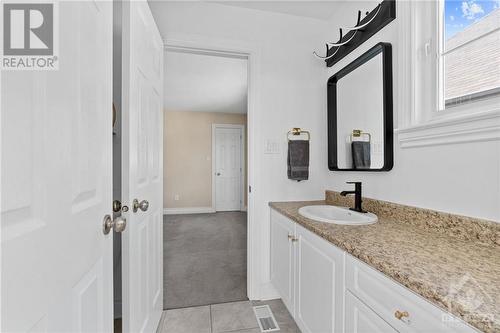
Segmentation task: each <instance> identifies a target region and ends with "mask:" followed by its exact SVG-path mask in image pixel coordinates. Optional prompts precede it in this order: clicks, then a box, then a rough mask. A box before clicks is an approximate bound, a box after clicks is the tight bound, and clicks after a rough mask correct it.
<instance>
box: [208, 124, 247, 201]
mask: <svg viewBox="0 0 500 333" xmlns="http://www.w3.org/2000/svg"><path fill="white" fill-rule="evenodd" d="M243 128H244V127H243V125H214V127H213V133H214V135H213V136H214V140H213V141H214V142H213V149H214V152H215V157H214V161H215V163H214V164H215V166H214V179H215V210H216V211H235V210H241V209H242V200H243V197H242V186H243V184H242V183H243V181H242V178H243V177H242V174H243V162H242V160H243V151H242V142H243Z"/></svg>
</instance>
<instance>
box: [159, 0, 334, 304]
mask: <svg viewBox="0 0 500 333" xmlns="http://www.w3.org/2000/svg"><path fill="white" fill-rule="evenodd" d="M150 7H151V9H152V11H153V15H154V16H155V18H156V22H157V24H158V27H159V29H160V32H161V34H162V36H163V38H164V39H165V38H174V39H175V38H177V37H179V36H191V37H193V39H198V40H200V39H201V40H204V41H206V42H210V41H215V42H218V41H221V40H228V41H231V42H243V43H248V44H249V45H252V48H253V49H254V50H256V53H257V58H258V59H257V61H258V63H257V64H256V67H257V72H255V73H253V74H254V77H251V80H252V81H251V84H252V86H253V87H252V88H251V89H254V90H253V92H254V93H255V95H256V96H255V97H256V105H254V106H255V108H253V110H254V111H255V112H253V113H251V111H252V110H250V113H249V115H248V118H249V126H250V128H249V130H250V132H249V136H250V138H249V139H250V140H253V142H254V144H255V145H254V147H255V149H254V152H253V153H254V161H255V163H256V164H254V170H249V172H252V171H253V173H254V174H256V175H258V178H257V179H256V181H254V182H253V183H251V184H250V185H251V186H252V194H251V195H252V196H253V202H254V210H253V212H254V213H255V215H254V216H253V221H254V222H255V223H256V226H255V229H254V230H256V235H254V236H257V235H258V236H260V237H261V238H262V239H261V242H260V245H259V246H257V248H256V249H255V252H254V253H256V254H257V258H256V260H257V261H258V262H259V264H260V268H262V269H261V270H260V271H254V272H252V273H253V275H254V276H253V277H250V276H249V278H255V279H257V280H260V281H261V282H262V284H263V285H265V283H266V282H268V281H269V207H268V202H269V201H276V200H301V199H321V198H323V197H324V190H325V185H324V184H323V181H324V175H325V166H326V164H325V163H326V161H325V160H324V159H323V158H322V156H326V150H325V146H324V142H325V139H326V132H325V128H326V127H325V123H324V115H325V112H326V111H325V93H324V92H325V89H326V83H325V82H326V81H325V80H324V74H325V67H324V64H323V63H322V62H321V61H318V60H317V59H315V58H314V57H313V56H312V51H313V50H314V49H315V48H321V49H322V47H324V46H322V45H321V44H319V45H318V44H317V42H318V41H322V40H323V38H321V37H320V36H321V34H323V33H324V32H323V31H324V28H326V22H325V21H320V20H315V19H307V18H299V17H294V16H290V15H283V14H276V13H267V12H263V11H257V10H250V9H243V8H237V7H231V6H224V5H219V4H213V3H199V2H185V3H165V2H161V3H160V2H151V3H150ZM254 69H255V68H254ZM250 75H252V68H251V69H250ZM251 126H255V128H256V130H257V133H258V135H257V136H255V137H251V134H252V133H251ZM292 127H302V128H306V129H309V130H310V131H311V136H312V141H311V168H310V179H309V180H308V181H303V182H294V181H291V180H288V179H287V173H286V170H287V168H286V133H287V131H289V130H290V129H291V128H292ZM268 140H269V141H271V142H276V143H278V145H279V147H280V151H279V153H278V154H265V153H264V148H265V144H266V143H267V141H268ZM250 156H252V155H250ZM250 162H251V161H250ZM250 167H252V164H250ZM263 288H265V287H263ZM250 292H251V293H252V294H251V295H250V297H256V298H259V297H266V296H272V295H271V294H270V293H269V292H266V291H265V290H262V291H259V290H253V291H250Z"/></svg>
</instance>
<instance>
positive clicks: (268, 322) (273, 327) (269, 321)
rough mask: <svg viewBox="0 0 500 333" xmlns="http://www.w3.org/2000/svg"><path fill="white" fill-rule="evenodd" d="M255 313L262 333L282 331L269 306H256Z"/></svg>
mask: <svg viewBox="0 0 500 333" xmlns="http://www.w3.org/2000/svg"><path fill="white" fill-rule="evenodd" d="M253 312H255V317H257V322H258V323H259V327H260V331H261V332H275V331H279V330H280V328H279V326H278V323H277V322H276V319H274V315H273V312H272V311H271V308H269V305H259V306H254V307H253Z"/></svg>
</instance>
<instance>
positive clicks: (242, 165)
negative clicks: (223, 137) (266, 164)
mask: <svg viewBox="0 0 500 333" xmlns="http://www.w3.org/2000/svg"><path fill="white" fill-rule="evenodd" d="M245 127H246V126H245V125H235V124H212V210H213V211H217V196H216V194H217V186H216V182H215V180H216V179H215V168H216V165H215V164H216V163H215V162H216V161H215V153H216V149H215V131H216V130H217V129H218V128H237V129H239V130H240V135H241V139H240V168H241V171H240V211H243V210H244V208H245V203H244V202H243V201H244V198H245V191H246V188H245V176H244V174H245V173H244V172H243V171H244V168H245Z"/></svg>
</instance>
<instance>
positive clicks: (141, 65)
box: [122, 1, 163, 332]
mask: <svg viewBox="0 0 500 333" xmlns="http://www.w3.org/2000/svg"><path fill="white" fill-rule="evenodd" d="M122 25H123V40H122V203H123V204H125V205H128V206H129V208H130V209H129V211H128V212H127V213H126V216H127V220H128V226H127V229H126V230H125V231H124V232H123V234H122V315H123V332H154V331H155V330H156V327H157V325H158V322H159V320H160V316H161V313H162V310H163V287H162V286H163V256H162V253H163V251H162V246H163V243H162V221H163V218H162V217H163V153H162V152H163V113H162V102H163V99H162V91H163V87H162V82H163V42H162V39H161V36H160V34H159V32H158V29H157V27H156V24H155V22H154V20H153V16H152V14H151V11H150V9H149V6H148V3H147V2H146V1H124V2H123V16H122ZM134 201H135V202H136V208H134Z"/></svg>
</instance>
